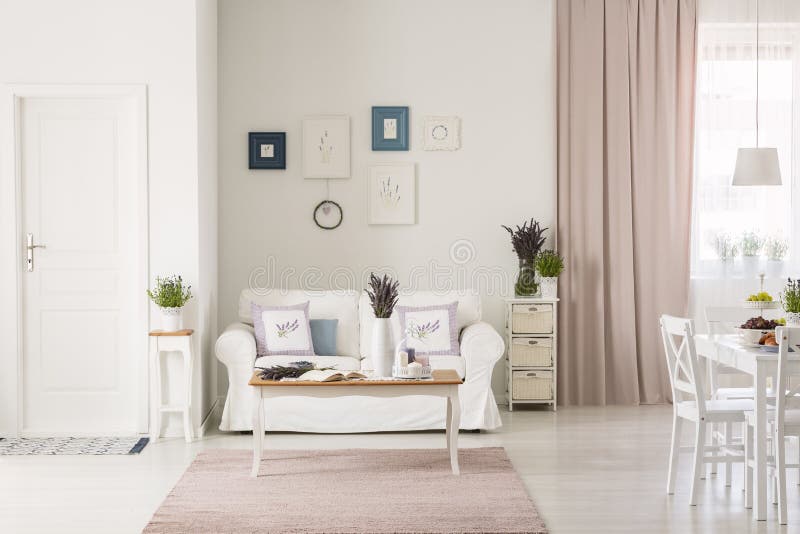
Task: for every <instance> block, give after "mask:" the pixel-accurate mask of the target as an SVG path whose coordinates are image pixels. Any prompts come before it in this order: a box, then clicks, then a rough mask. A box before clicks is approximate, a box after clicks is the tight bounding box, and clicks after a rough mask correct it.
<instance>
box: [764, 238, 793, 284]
mask: <svg viewBox="0 0 800 534" xmlns="http://www.w3.org/2000/svg"><path fill="white" fill-rule="evenodd" d="M788 251H789V242H788V241H787V240H786V239H784V238H782V237H781V236H779V235H773V236H770V237H768V238H767V240H766V241H765V242H764V254H765V255H766V256H767V272H766V274H767V276H768V277H770V278H778V277H780V276H782V275H783V259H784V258H785V257H786V253H787V252H788Z"/></svg>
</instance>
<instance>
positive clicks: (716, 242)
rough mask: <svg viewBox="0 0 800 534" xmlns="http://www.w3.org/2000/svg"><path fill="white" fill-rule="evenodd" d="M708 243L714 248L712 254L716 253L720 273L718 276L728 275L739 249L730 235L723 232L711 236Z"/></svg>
mask: <svg viewBox="0 0 800 534" xmlns="http://www.w3.org/2000/svg"><path fill="white" fill-rule="evenodd" d="M709 242H710V244H711V246H712V247H713V248H714V252H716V253H717V258H719V266H720V271H721V272H720V273H719V274H720V275H721V276H723V277H724V276H726V275H727V274H728V271H729V269H730V265H731V264H732V263H733V259H734V258H735V257H736V256H737V255H738V254H739V247H738V246H737V244H736V242H734V240H733V238H732V237H731V235H730V234H729V233H727V232H725V231H721V232H717V233H716V234H713V235H712V236H711V238H710V239H709Z"/></svg>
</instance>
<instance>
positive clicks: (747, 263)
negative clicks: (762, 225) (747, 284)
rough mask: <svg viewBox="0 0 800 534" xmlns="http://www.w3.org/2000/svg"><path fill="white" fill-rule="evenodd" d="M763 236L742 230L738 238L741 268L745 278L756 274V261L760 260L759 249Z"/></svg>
mask: <svg viewBox="0 0 800 534" xmlns="http://www.w3.org/2000/svg"><path fill="white" fill-rule="evenodd" d="M763 246H764V238H763V237H761V236H760V235H758V234H757V233H756V232H744V233H743V234H742V236H741V238H740V239H739V248H740V249H741V250H742V270H743V271H744V273H743V274H744V277H745V278H752V277H755V276H756V275H757V274H758V263H759V261H760V260H761V249H762V248H763Z"/></svg>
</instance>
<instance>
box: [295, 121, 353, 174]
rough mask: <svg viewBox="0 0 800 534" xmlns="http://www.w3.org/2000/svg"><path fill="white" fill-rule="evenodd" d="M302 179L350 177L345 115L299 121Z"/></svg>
mask: <svg viewBox="0 0 800 534" xmlns="http://www.w3.org/2000/svg"><path fill="white" fill-rule="evenodd" d="M303 176H304V177H305V178H317V179H325V178H350V117H349V116H348V115H315V116H310V117H306V118H305V119H303Z"/></svg>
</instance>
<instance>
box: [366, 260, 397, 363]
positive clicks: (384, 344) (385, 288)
mask: <svg viewBox="0 0 800 534" xmlns="http://www.w3.org/2000/svg"><path fill="white" fill-rule="evenodd" d="M399 285H400V282H397V281H394V280H392V279H391V278H389V277H388V276H387V275H383V278H378V277H377V276H375V273H370V275H369V289H367V296H368V297H369V303H370V305H371V306H372V311H373V312H375V324H374V325H373V327H372V344H371V347H370V349H371V350H370V355H371V356H372V365H373V366H374V370H375V374H376V375H377V376H392V363H394V350H393V345H392V327H391V324H390V323H389V318H390V317H391V316H392V312H393V311H394V306H395V304H397V299H398V291H397V288H398V286H399Z"/></svg>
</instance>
